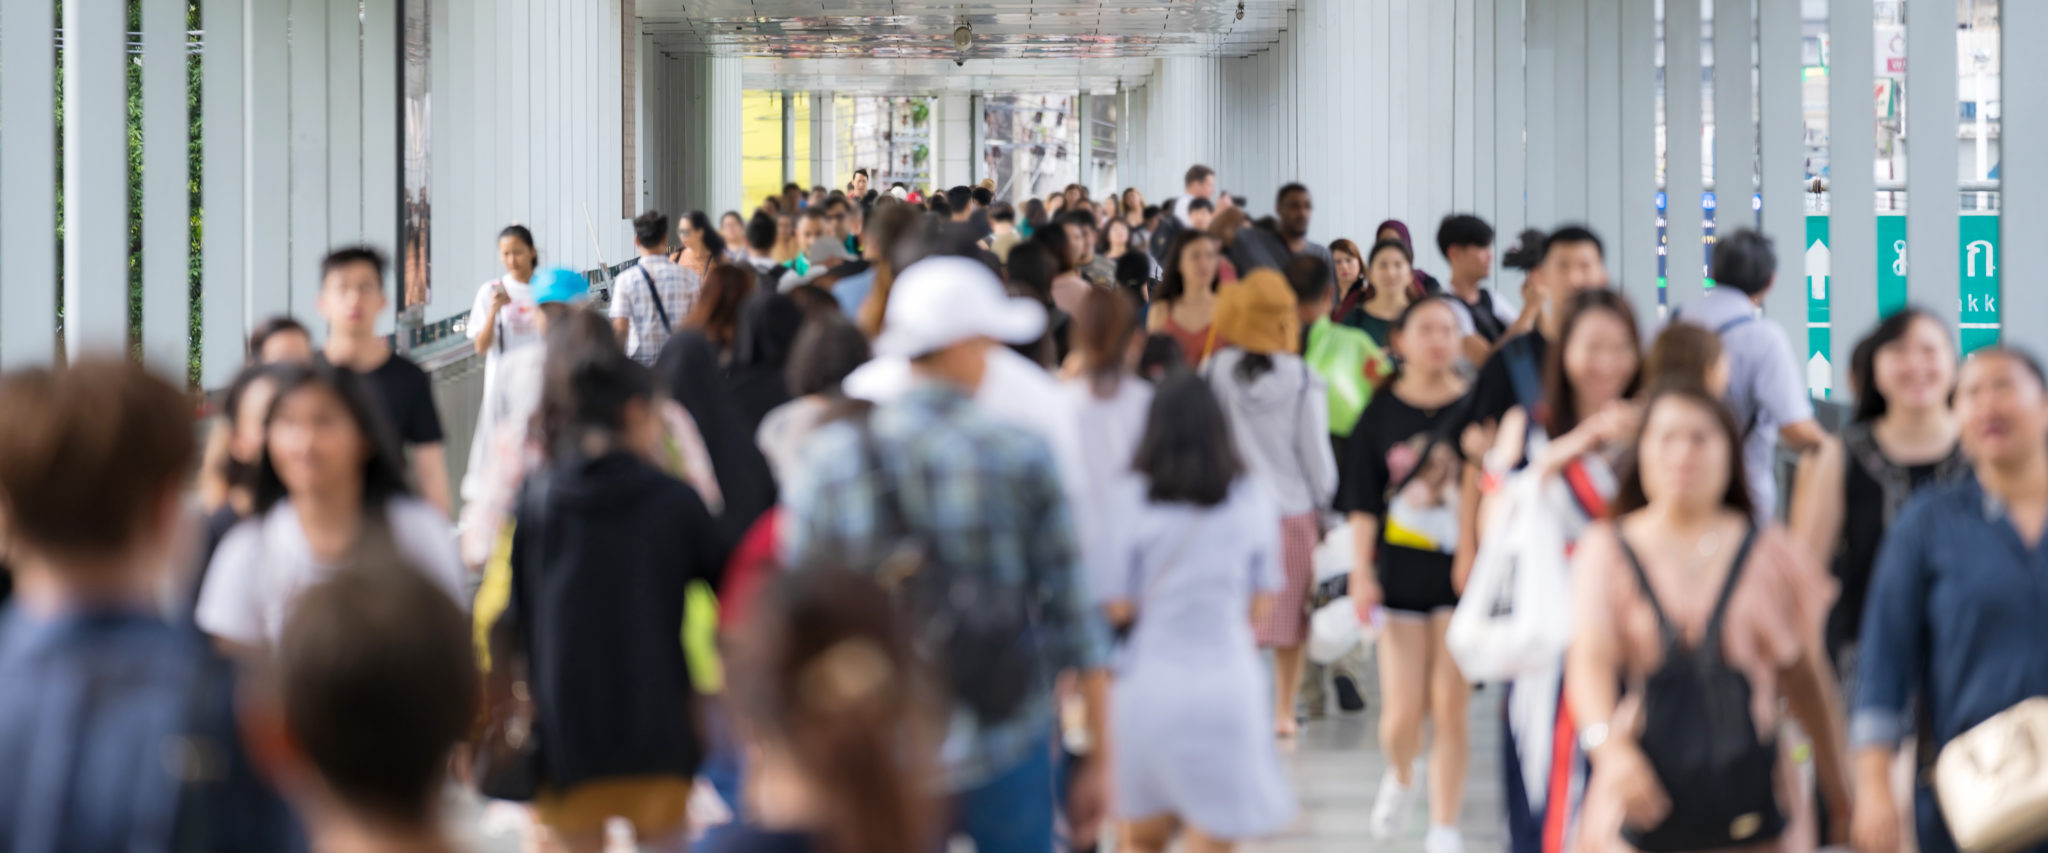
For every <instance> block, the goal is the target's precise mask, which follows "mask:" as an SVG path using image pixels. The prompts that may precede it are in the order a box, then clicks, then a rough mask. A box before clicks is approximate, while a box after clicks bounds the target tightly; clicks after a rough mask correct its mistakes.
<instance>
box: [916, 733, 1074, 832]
mask: <svg viewBox="0 0 2048 853" xmlns="http://www.w3.org/2000/svg"><path fill="white" fill-rule="evenodd" d="M1052 751H1053V740H1052V736H1051V735H1050V734H1048V735H1047V736H1046V737H1045V739H1044V740H1043V741H1042V742H1041V745H1040V746H1038V747H1036V748H1033V749H1032V750H1031V751H1030V752H1029V753H1028V754H1026V755H1025V756H1024V758H1023V760H1021V761H1019V762H1017V763H1016V764H1015V765H1012V766H1011V767H1010V768H1009V769H1006V770H1004V771H1002V772H1001V773H998V774H996V776H995V778H993V779H990V780H988V781H987V782H984V783H982V785H981V787H978V788H970V789H968V790H966V791H962V792H960V793H958V794H955V795H953V826H952V829H953V832H955V833H957V834H960V835H965V836H967V837H968V838H971V839H973V840H974V849H975V851H976V853H1049V851H1051V850H1052V849H1053V848H1052V844H1053V818H1054V814H1055V811H1056V810H1057V809H1058V804H1057V802H1056V798H1055V796H1054V785H1055V784H1057V780H1056V779H1055V778H1054V775H1053V767H1054V765H1053V756H1052ZM942 849H943V848H942Z"/></svg>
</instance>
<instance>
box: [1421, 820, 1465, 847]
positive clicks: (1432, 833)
mask: <svg viewBox="0 0 2048 853" xmlns="http://www.w3.org/2000/svg"><path fill="white" fill-rule="evenodd" d="M1422 853H1465V835H1464V834H1463V833H1461V832H1459V831H1458V828H1457V827H1455V826H1432V827H1430V828H1429V834H1428V835H1425V836H1423V837H1422Z"/></svg>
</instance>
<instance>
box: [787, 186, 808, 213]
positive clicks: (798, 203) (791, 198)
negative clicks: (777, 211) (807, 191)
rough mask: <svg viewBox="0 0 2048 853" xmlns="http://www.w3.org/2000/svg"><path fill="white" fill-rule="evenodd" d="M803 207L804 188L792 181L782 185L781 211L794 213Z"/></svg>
mask: <svg viewBox="0 0 2048 853" xmlns="http://www.w3.org/2000/svg"><path fill="white" fill-rule="evenodd" d="M803 209H804V188H803V187H801V186H798V185H796V184H794V183H789V184H783V185H782V210H781V212H782V213H787V214H791V215H795V214H796V212H797V211H800V210H803Z"/></svg>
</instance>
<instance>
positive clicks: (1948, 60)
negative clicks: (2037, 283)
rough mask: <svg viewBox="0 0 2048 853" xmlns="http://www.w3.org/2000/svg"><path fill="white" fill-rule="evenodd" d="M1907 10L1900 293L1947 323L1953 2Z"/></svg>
mask: <svg viewBox="0 0 2048 853" xmlns="http://www.w3.org/2000/svg"><path fill="white" fill-rule="evenodd" d="M2021 2H2024V0H2021ZM2007 5H2012V4H2010V3H2008V4H2007ZM1912 11H1913V14H1910V15H1907V16H1906V199H1907V202H1906V203H1907V205H1908V207H1907V210H1906V259H1907V260H1906V263H1907V264H1908V268H1907V270H1906V275H1907V280H1906V293H1907V298H1908V299H1909V300H1910V301H1911V302H1913V303H1914V304H1916V305H1919V306H1921V307H1923V308H1926V309H1927V311H1928V312H1929V313H1931V314H1933V315H1934V316H1936V317H1939V318H1941V320H1942V322H1943V323H1944V324H1946V325H1947V326H1948V328H1950V329H1954V328H1955V327H1956V320H1957V315H1958V314H1959V313H1960V309H1961V306H1960V305H1959V303H1958V302H1957V299H1958V298H1959V296H1960V294H1961V292H1962V291H1961V287H1960V284H1961V282H1960V281H1959V280H1958V278H1959V273H1960V270H1959V269H1958V268H1957V263H1958V262H1957V260H1956V256H1957V252H1958V247H1957V241H1958V240H1959V234H1958V232H1957V230H1956V227H1957V223H1956V220H1957V218H1958V217H1959V216H1960V215H1961V209H1960V208H1961V204H1962V201H1961V198H1960V197H1959V193H1958V192H1957V191H1956V123H1957V118H1956V116H1957V115H1959V114H1960V110H1959V108H1958V106H1957V103H1956V6H1955V4H1954V3H1946V2H1930V0H1921V2H1919V3H1915V4H1913V6H1912ZM2033 49H2036V50H2038V49H2039V48H2038V47H2036V48H2033ZM2023 52H2024V51H2023ZM2007 79H2011V80H2024V79H2025V78H2017V77H2008V78H2007ZM2027 83H2038V81H2027ZM2027 83H2022V84H2021V86H2018V87H2015V88H2024V87H2025V85H2027ZM2006 150H2011V151H2018V152H2019V155H2020V156H2021V157H2025V156H2027V155H2029V154H2033V155H2035V156H2040V154H2039V153H2038V152H2032V151H2026V150H2024V149H2010V148H2009V149H2006ZM1915 261H1919V262H1920V263H1914V262H1915ZM2025 272H2026V271H2025V270H2022V274H2025Z"/></svg>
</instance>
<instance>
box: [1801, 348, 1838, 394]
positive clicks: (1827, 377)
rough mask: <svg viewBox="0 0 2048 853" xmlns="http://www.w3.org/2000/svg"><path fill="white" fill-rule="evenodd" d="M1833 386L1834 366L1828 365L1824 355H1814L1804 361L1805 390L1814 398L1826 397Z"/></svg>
mask: <svg viewBox="0 0 2048 853" xmlns="http://www.w3.org/2000/svg"><path fill="white" fill-rule="evenodd" d="M1834 385H1835V370H1834V365H1831V364H1829V363H1828V357H1827V355H1826V354H1825V353H1818V352H1816V353H1814V354H1813V357H1812V358H1809V359H1807V360H1806V390H1807V392H1808V393H1810V394H1812V395H1813V396H1815V397H1826V396H1828V391H1829V389H1831V388H1833V387H1834Z"/></svg>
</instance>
